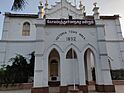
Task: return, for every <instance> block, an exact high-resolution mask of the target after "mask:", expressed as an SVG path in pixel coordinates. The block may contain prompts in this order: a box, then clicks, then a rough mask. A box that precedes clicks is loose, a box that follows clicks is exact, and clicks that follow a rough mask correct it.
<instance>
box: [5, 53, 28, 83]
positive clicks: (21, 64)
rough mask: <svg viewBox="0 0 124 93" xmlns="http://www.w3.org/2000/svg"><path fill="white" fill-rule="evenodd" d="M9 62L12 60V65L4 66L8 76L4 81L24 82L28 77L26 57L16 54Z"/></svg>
mask: <svg viewBox="0 0 124 93" xmlns="http://www.w3.org/2000/svg"><path fill="white" fill-rule="evenodd" d="M10 62H12V66H9V65H8V66H7V67H6V77H8V78H7V79H6V80H5V81H6V82H8V83H26V82H27V81H28V77H29V70H28V63H27V61H26V58H25V57H23V56H22V55H19V54H18V55H16V57H14V58H11V59H10Z"/></svg>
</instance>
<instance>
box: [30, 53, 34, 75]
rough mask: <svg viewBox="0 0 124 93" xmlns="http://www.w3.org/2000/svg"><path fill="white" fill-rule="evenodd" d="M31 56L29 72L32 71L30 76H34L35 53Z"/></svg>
mask: <svg viewBox="0 0 124 93" xmlns="http://www.w3.org/2000/svg"><path fill="white" fill-rule="evenodd" d="M29 55H30V56H31V58H30V63H29V71H30V73H29V75H30V76H34V63H35V52H32V53H31V54H29Z"/></svg>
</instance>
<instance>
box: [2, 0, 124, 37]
mask: <svg viewBox="0 0 124 93" xmlns="http://www.w3.org/2000/svg"><path fill="white" fill-rule="evenodd" d="M13 1H14V0H1V2H0V12H2V13H1V14H0V38H1V36H2V29H3V21H4V13H5V12H12V13H35V14H37V13H38V5H39V1H41V0H27V2H28V4H27V5H26V6H25V8H24V9H23V11H18V12H14V11H11V7H12V3H13ZM56 1H58V0H48V2H49V7H50V5H55V2H56ZM59 1H60V0H59ZM68 1H70V2H72V3H73V2H74V0H68ZM43 2H45V0H43ZM76 2H77V5H78V4H79V0H76ZM82 2H83V5H84V6H85V8H86V14H87V15H92V14H93V12H92V9H93V3H94V2H97V6H98V7H99V8H100V9H99V13H100V15H120V22H121V28H122V34H123V36H124V5H123V4H124V0H82Z"/></svg>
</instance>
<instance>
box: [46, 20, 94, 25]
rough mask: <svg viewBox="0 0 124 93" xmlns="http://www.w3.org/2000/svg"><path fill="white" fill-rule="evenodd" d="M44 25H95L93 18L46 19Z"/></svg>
mask: <svg viewBox="0 0 124 93" xmlns="http://www.w3.org/2000/svg"><path fill="white" fill-rule="evenodd" d="M46 25H88V26H91V25H95V21H94V20H88V19H71V20H70V19H46Z"/></svg>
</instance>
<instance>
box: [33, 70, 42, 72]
mask: <svg viewBox="0 0 124 93" xmlns="http://www.w3.org/2000/svg"><path fill="white" fill-rule="evenodd" d="M34 71H35V72H43V70H34Z"/></svg>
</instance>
